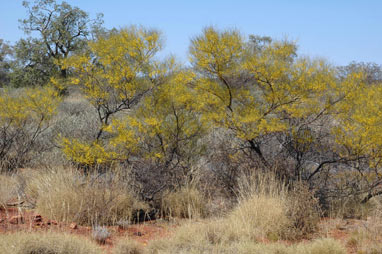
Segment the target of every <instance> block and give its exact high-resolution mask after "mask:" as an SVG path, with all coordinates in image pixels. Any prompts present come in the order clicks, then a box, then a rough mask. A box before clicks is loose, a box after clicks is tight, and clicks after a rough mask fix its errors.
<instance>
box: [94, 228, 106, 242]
mask: <svg viewBox="0 0 382 254" xmlns="http://www.w3.org/2000/svg"><path fill="white" fill-rule="evenodd" d="M92 237H93V239H94V240H95V241H97V242H98V243H100V244H105V243H106V240H107V239H108V238H109V237H110V232H109V230H107V228H106V227H101V226H96V227H94V228H93V230H92Z"/></svg>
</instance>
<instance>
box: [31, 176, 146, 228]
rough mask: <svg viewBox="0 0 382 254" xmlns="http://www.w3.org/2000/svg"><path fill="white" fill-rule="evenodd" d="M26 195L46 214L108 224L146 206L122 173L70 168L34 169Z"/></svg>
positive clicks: (54, 217)
mask: <svg viewBox="0 0 382 254" xmlns="http://www.w3.org/2000/svg"><path fill="white" fill-rule="evenodd" d="M27 181H28V183H27V193H28V196H29V197H31V198H32V199H34V200H35V203H36V209H37V211H38V212H39V213H41V214H42V215H43V216H45V217H47V218H52V219H55V220H58V221H64V222H76V223H78V224H82V225H110V224H115V223H116V222H117V221H121V220H129V219H131V218H132V216H133V214H134V212H135V211H136V210H139V209H145V208H146V206H145V205H144V204H143V203H141V202H139V201H138V200H137V199H136V198H135V196H134V194H133V192H132V191H131V190H130V186H129V183H128V180H127V179H126V177H125V176H123V174H122V173H118V172H108V173H105V174H96V173H92V174H89V175H86V176H85V175H83V174H81V173H79V172H78V171H75V170H72V169H55V170H51V171H45V172H43V171H35V172H34V173H33V174H31V176H29V179H28V180H27Z"/></svg>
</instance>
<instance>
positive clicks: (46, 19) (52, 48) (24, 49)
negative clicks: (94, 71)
mask: <svg viewBox="0 0 382 254" xmlns="http://www.w3.org/2000/svg"><path fill="white" fill-rule="evenodd" d="M23 6H24V7H25V8H26V9H27V11H28V17H27V18H26V19H23V20H20V22H21V26H20V27H21V29H22V30H23V31H24V32H25V33H26V34H27V35H30V38H28V39H26V40H24V39H22V40H21V41H19V42H18V43H17V45H16V48H17V51H18V54H17V60H19V62H18V63H19V65H20V66H23V67H27V68H31V67H32V68H34V67H36V68H39V67H43V72H41V71H37V73H34V74H36V75H41V74H42V73H44V72H45V73H44V74H46V75H48V76H49V75H51V74H52V69H55V70H56V72H59V73H60V76H61V77H62V78H66V77H67V74H68V73H67V69H66V68H62V60H63V59H66V58H67V57H68V56H69V55H70V54H72V53H73V52H76V51H81V50H84V49H85V48H86V44H87V39H88V38H89V36H90V35H91V34H92V31H94V30H95V28H96V27H100V26H101V24H102V23H103V21H102V15H101V14H98V15H97V18H96V19H94V20H92V19H90V18H89V15H88V14H87V13H86V12H85V11H83V10H81V9H79V8H78V7H72V6H71V5H69V4H68V3H66V2H62V3H60V4H58V3H56V2H55V0H36V1H34V4H33V5H31V4H30V3H29V2H27V1H24V2H23ZM32 36H33V37H32ZM20 73H22V72H20ZM26 73H29V74H30V73H31V72H26ZM40 80H41V82H44V81H46V79H45V80H44V79H40ZM42 84H43V83H42Z"/></svg>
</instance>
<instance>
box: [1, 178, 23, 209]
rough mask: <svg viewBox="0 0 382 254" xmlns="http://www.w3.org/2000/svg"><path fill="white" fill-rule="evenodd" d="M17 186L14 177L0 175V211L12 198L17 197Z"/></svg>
mask: <svg viewBox="0 0 382 254" xmlns="http://www.w3.org/2000/svg"><path fill="white" fill-rule="evenodd" d="M18 188H19V184H18V181H17V179H16V178H15V177H14V176H9V175H5V174H0V209H2V208H4V207H5V205H6V203H7V202H8V201H9V200H10V199H11V198H14V197H17V194H18Z"/></svg>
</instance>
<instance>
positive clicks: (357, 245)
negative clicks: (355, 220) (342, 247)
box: [347, 198, 382, 254]
mask: <svg viewBox="0 0 382 254" xmlns="http://www.w3.org/2000/svg"><path fill="white" fill-rule="evenodd" d="M370 201H372V203H373V209H372V211H370V214H369V215H370V216H369V217H368V218H367V220H364V221H361V225H359V226H358V227H356V229H355V231H354V232H353V234H352V235H351V237H350V238H349V239H348V240H347V246H348V247H351V248H353V249H356V251H357V253H358V254H377V253H382V234H381V232H382V202H381V200H380V198H373V199H372V200H370Z"/></svg>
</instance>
